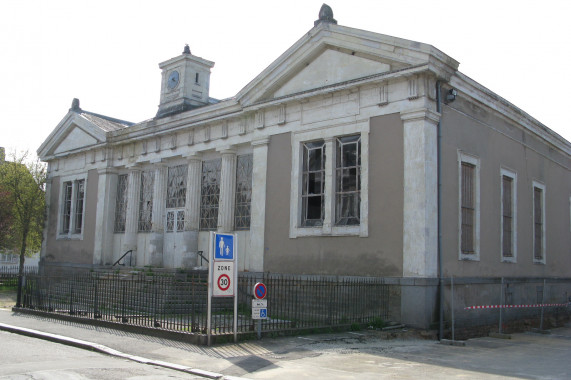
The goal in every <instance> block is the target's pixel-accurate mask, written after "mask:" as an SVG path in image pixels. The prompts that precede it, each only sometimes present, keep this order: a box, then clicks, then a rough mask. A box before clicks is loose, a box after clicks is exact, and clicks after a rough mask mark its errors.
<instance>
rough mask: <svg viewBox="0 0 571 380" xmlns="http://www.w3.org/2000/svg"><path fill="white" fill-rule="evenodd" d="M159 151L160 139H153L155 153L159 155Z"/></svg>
mask: <svg viewBox="0 0 571 380" xmlns="http://www.w3.org/2000/svg"><path fill="white" fill-rule="evenodd" d="M160 151H161V138H160V137H157V138H156V139H155V153H159V152H160Z"/></svg>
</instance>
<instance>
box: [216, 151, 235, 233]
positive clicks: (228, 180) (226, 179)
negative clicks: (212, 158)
mask: <svg viewBox="0 0 571 380" xmlns="http://www.w3.org/2000/svg"><path fill="white" fill-rule="evenodd" d="M220 153H221V154H222V167H221V172H220V206H219V208H218V232H231V231H232V230H233V229H234V204H235V201H236V197H235V190H236V152H235V151H234V150H231V149H225V150H222V151H221V152H220Z"/></svg>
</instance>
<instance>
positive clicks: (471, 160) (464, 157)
mask: <svg viewBox="0 0 571 380" xmlns="http://www.w3.org/2000/svg"><path fill="white" fill-rule="evenodd" d="M463 162H465V163H468V164H471V165H474V167H475V173H474V177H475V178H474V198H475V205H474V207H475V210H474V214H475V215H474V253H473V254H465V253H462V163H463ZM458 259H459V260H468V261H480V159H479V158H478V157H475V156H472V155H469V154H467V153H464V152H462V151H461V150H458Z"/></svg>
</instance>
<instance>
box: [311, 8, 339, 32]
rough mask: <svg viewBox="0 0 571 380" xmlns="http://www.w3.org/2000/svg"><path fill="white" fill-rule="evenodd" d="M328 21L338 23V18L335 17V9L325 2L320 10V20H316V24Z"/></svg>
mask: <svg viewBox="0 0 571 380" xmlns="http://www.w3.org/2000/svg"><path fill="white" fill-rule="evenodd" d="M322 22H324V23H328V24H337V20H335V19H334V18H333V9H331V7H330V6H329V5H327V4H325V3H323V5H322V6H321V9H320V10H319V20H317V21H315V23H314V26H317V25H318V24H319V23H322Z"/></svg>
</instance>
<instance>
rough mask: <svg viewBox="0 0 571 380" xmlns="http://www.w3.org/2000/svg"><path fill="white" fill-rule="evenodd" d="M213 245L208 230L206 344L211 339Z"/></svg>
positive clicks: (212, 235)
mask: <svg viewBox="0 0 571 380" xmlns="http://www.w3.org/2000/svg"><path fill="white" fill-rule="evenodd" d="M213 246H214V232H212V231H210V246H209V248H208V253H209V257H208V259H209V261H208V282H207V283H208V301H207V308H206V310H207V311H206V334H207V336H208V342H207V343H208V345H209V346H210V341H211V335H212V334H211V331H210V327H211V324H212V321H211V318H212V262H213V261H214V260H213V257H214V255H212V247H213Z"/></svg>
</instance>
